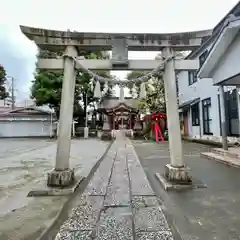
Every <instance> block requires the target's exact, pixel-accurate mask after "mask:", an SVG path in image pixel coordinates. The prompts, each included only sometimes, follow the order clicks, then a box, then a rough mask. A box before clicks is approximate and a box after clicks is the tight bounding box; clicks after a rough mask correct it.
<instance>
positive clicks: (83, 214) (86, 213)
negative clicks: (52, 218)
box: [61, 195, 103, 231]
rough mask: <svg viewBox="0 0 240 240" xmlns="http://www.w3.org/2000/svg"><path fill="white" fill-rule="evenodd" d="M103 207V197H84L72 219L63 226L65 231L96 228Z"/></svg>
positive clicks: (74, 209) (74, 210)
mask: <svg viewBox="0 0 240 240" xmlns="http://www.w3.org/2000/svg"><path fill="white" fill-rule="evenodd" d="M102 205H103V197H102V196H86V195H85V196H82V197H81V198H80V199H79V205H78V206H77V207H75V208H73V210H72V213H71V215H70V218H69V219H68V220H67V221H66V222H65V223H64V224H63V225H62V228H61V230H63V231H79V230H81V231H86V230H89V231H90V230H93V229H94V228H95V227H96V224H97V221H98V219H99V216H100V211H101V208H102Z"/></svg>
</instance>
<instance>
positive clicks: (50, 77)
mask: <svg viewBox="0 0 240 240" xmlns="http://www.w3.org/2000/svg"><path fill="white" fill-rule="evenodd" d="M61 55H62V52H58V53H56V52H50V51H47V50H40V51H39V55H38V57H41V58H56V57H57V56H61ZM80 55H84V53H80ZM84 57H85V58H87V59H94V58H95V59H101V58H108V57H109V56H108V55H107V54H105V53H102V52H96V53H95V52H94V53H93V52H87V53H85V55H84ZM97 74H98V75H100V76H103V77H111V76H110V73H109V72H106V71H102V72H98V73H97ZM90 80H91V77H90V76H89V74H87V73H83V74H77V77H76V86H75V96H74V117H75V118H80V117H83V116H85V114H86V110H87V105H89V104H91V103H92V102H94V101H96V99H94V96H93V91H92V90H91V89H90V88H89V83H90ZM62 81H63V72H51V71H48V70H37V71H36V73H35V78H34V80H33V81H32V83H33V84H32V88H31V97H32V98H33V99H35V101H36V104H37V105H38V106H41V105H45V104H46V105H48V106H49V107H50V108H53V109H54V110H55V112H56V114H57V117H59V111H60V103H61V91H62ZM102 88H103V86H102ZM108 93H109V94H111V93H112V92H111V90H109V91H108ZM86 94H87V96H88V97H87V98H88V99H87V100H88V101H87V104H86ZM80 102H82V103H83V109H82V107H81V104H80Z"/></svg>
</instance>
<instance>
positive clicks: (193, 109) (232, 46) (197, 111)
mask: <svg viewBox="0 0 240 240" xmlns="http://www.w3.org/2000/svg"><path fill="white" fill-rule="evenodd" d="M231 14H234V15H235V16H240V3H238V4H237V5H236V6H235V7H234V8H233V9H232V10H231V11H230V12H229V13H228V14H227V15H226V16H225V17H224V18H223V19H222V20H221V21H220V23H219V24H218V25H217V26H216V27H215V28H214V29H213V33H212V36H211V37H210V38H209V39H207V40H206V41H205V42H204V44H203V45H202V46H201V47H200V48H199V49H197V50H196V51H195V52H192V53H191V54H190V55H188V57H187V58H188V59H199V62H200V69H198V70H197V71H194V72H187V71H181V72H179V73H178V92H179V112H180V119H181V122H182V133H183V135H185V136H189V137H191V138H195V139H204V140H213V141H221V117H220V100H219V85H220V84H222V83H223V82H224V83H223V85H225V87H224V91H225V107H226V108H225V109H226V125H227V135H228V140H229V141H230V142H236V141H238V140H239V139H238V137H239V134H240V131H239V129H240V127H239V114H240V101H239V94H238V92H239V91H238V89H236V87H237V86H239V87H240V61H239V59H238V56H240V34H239V30H238V28H237V27H236V25H237V23H236V21H235V20H234V23H232V25H231V24H230V25H229V24H227V23H228V22H229V20H227V19H229V15H231ZM230 19H231V17H230ZM226 21H227V22H226ZM230 21H231V20H230ZM233 25H234V30H233ZM226 29H228V30H229V29H231V30H230V31H227V30H226ZM230 78H231V80H230ZM228 79H229V80H228Z"/></svg>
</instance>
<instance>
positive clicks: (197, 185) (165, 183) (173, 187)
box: [155, 173, 207, 191]
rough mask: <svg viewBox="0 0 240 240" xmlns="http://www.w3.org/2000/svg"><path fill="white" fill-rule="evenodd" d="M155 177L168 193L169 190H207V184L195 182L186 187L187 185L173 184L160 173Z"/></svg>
mask: <svg viewBox="0 0 240 240" xmlns="http://www.w3.org/2000/svg"><path fill="white" fill-rule="evenodd" d="M155 176H156V178H157V179H158V181H159V182H160V184H161V185H162V187H163V188H164V190H165V191H168V190H184V189H196V188H207V185H206V184H202V183H195V182H194V181H193V183H192V184H186V185H185V184H175V183H171V182H169V181H168V180H167V179H166V178H165V177H164V176H163V175H162V174H160V173H155Z"/></svg>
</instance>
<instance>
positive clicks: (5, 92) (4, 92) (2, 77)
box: [0, 65, 9, 99]
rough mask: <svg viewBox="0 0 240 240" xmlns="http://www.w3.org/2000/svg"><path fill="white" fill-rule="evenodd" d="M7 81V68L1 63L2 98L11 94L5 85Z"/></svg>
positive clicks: (0, 95) (0, 87)
mask: <svg viewBox="0 0 240 240" xmlns="http://www.w3.org/2000/svg"><path fill="white" fill-rule="evenodd" d="M6 81H7V74H6V70H5V69H4V67H3V66H2V65H0V99H5V98H6V97H8V95H9V94H8V92H7V90H6V87H5V84H6Z"/></svg>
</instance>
